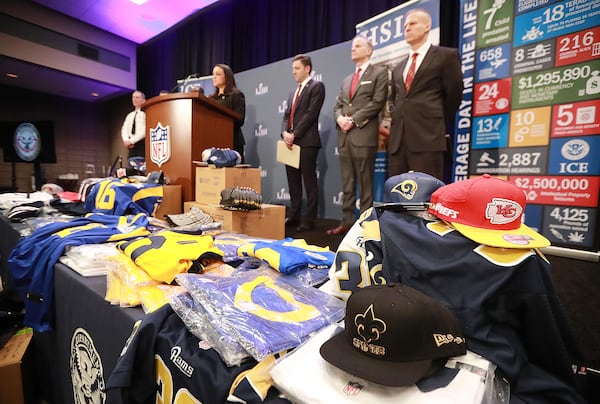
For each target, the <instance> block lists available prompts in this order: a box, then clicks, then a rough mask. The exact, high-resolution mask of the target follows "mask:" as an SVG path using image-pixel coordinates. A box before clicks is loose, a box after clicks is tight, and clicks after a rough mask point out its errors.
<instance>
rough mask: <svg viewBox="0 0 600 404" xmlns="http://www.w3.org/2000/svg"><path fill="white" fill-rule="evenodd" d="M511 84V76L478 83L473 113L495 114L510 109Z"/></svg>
mask: <svg viewBox="0 0 600 404" xmlns="http://www.w3.org/2000/svg"><path fill="white" fill-rule="evenodd" d="M511 85H512V79H511V78H510V77H509V78H506V79H502V80H496V81H488V82H485V83H479V84H476V85H475V98H474V99H475V106H474V111H473V115H475V116H479V115H495V114H501V113H505V112H508V111H510V92H511Z"/></svg>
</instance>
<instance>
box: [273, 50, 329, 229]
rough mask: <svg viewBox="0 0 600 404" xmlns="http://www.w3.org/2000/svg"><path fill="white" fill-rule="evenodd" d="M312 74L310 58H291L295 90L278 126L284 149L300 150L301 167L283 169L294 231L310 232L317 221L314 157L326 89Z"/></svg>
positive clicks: (317, 146)
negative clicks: (303, 196) (304, 195)
mask: <svg viewBox="0 0 600 404" xmlns="http://www.w3.org/2000/svg"><path fill="white" fill-rule="evenodd" d="M311 71H312V61H311V58H310V56H308V55H297V56H296V57H294V59H293V61H292V74H293V75H294V80H296V82H297V83H298V86H297V87H296V89H295V90H294V91H292V92H291V93H290V96H289V98H288V104H287V108H286V110H285V112H284V114H283V122H282V123H281V130H282V132H281V137H282V138H283V141H284V142H285V143H286V145H287V146H288V147H289V148H291V147H292V145H294V144H296V145H299V146H300V167H299V168H295V167H292V166H288V165H286V166H285V172H286V174H287V180H288V186H289V188H290V208H289V209H288V212H287V215H286V226H292V225H298V227H297V228H296V230H297V231H305V230H312V229H313V228H314V227H315V220H316V219H317V206H318V184H317V154H318V153H319V149H320V148H321V137H320V136H319V113H320V112H321V107H322V106H323V101H324V100H325V86H324V85H323V83H321V82H320V81H316V80H313V79H312V78H311V77H310V73H311ZM302 182H304V189H305V191H306V211H305V212H304V215H301V210H302Z"/></svg>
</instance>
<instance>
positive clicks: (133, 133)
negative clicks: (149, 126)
mask: <svg viewBox="0 0 600 404" xmlns="http://www.w3.org/2000/svg"><path fill="white" fill-rule="evenodd" d="M135 118H137V111H135V113H134V114H133V123H132V124H131V134H132V135H135Z"/></svg>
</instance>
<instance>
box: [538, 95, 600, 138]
mask: <svg viewBox="0 0 600 404" xmlns="http://www.w3.org/2000/svg"><path fill="white" fill-rule="evenodd" d="M550 133H551V136H552V137H563V136H587V135H597V134H599V133H600V99H599V100H593V101H584V102H574V103H571V104H560V105H555V106H554V107H553V108H552V128H551V132H550Z"/></svg>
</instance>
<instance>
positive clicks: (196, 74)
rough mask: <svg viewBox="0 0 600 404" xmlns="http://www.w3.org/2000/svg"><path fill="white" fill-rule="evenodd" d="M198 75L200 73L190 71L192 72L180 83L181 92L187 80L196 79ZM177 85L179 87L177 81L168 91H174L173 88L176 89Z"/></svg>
mask: <svg viewBox="0 0 600 404" xmlns="http://www.w3.org/2000/svg"><path fill="white" fill-rule="evenodd" d="M198 77H200V73H192V74H190V75H188V76H187V77H186V78H185V79H183V84H182V85H181V88H182V91H181V92H185V86H186V85H187V82H188V81H189V80H191V79H197V78H198ZM178 87H179V83H177V84H175V86H174V87H173V88H172V89H171V91H169V92H170V93H173V92H175V90H177V88H178Z"/></svg>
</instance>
